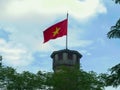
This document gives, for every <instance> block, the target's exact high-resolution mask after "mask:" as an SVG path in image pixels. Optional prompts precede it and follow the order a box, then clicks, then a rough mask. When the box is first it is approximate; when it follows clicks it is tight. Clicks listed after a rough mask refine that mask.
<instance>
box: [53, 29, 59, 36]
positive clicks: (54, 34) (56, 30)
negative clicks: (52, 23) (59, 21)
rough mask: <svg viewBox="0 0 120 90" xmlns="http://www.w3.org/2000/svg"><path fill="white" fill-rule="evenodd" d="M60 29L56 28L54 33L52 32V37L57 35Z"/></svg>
mask: <svg viewBox="0 0 120 90" xmlns="http://www.w3.org/2000/svg"><path fill="white" fill-rule="evenodd" d="M59 31H60V28H58V27H56V29H55V31H54V32H53V36H56V35H57V34H59Z"/></svg>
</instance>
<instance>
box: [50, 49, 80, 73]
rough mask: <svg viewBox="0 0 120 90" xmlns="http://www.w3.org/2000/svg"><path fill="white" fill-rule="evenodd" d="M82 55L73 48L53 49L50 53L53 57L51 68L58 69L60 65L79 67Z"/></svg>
mask: <svg viewBox="0 0 120 90" xmlns="http://www.w3.org/2000/svg"><path fill="white" fill-rule="evenodd" d="M81 57H82V55H81V54H80V53H79V52H77V51H75V50H68V49H64V50H59V51H54V52H53V53H52V54H51V58H52V59H53V70H54V71H57V70H60V68H61V66H65V67H69V68H75V67H76V66H77V67H76V68H77V69H79V66H80V58H81Z"/></svg>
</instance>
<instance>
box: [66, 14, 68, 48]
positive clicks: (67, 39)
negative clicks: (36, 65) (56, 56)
mask: <svg viewBox="0 0 120 90" xmlns="http://www.w3.org/2000/svg"><path fill="white" fill-rule="evenodd" d="M66 49H68V13H67V35H66Z"/></svg>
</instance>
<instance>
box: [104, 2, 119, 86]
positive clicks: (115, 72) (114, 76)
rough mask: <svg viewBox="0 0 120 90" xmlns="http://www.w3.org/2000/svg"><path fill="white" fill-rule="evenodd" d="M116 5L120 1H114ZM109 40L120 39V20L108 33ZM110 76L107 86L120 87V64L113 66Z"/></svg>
mask: <svg viewBox="0 0 120 90" xmlns="http://www.w3.org/2000/svg"><path fill="white" fill-rule="evenodd" d="M113 1H115V3H116V4H120V0H113ZM107 36H108V38H120V19H119V20H118V21H117V23H116V24H115V26H112V27H111V31H109V32H108V33H107ZM109 71H110V72H111V74H110V75H108V76H107V79H106V85H107V86H113V87H118V86H119V85H120V63H119V64H117V65H115V66H113V67H112V68H111V69H110V70H109Z"/></svg>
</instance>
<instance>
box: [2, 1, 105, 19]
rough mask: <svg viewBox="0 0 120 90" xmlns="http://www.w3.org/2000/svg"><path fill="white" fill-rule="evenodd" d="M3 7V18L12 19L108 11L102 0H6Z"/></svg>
mask: <svg viewBox="0 0 120 90" xmlns="http://www.w3.org/2000/svg"><path fill="white" fill-rule="evenodd" d="M0 2H1V1H0ZM3 7H4V8H3V9H2V10H1V13H2V14H1V15H0V17H1V19H2V18H4V19H5V18H6V19H12V20H14V19H21V18H24V17H26V18H29V19H33V18H34V19H35V17H34V15H35V16H36V15H37V17H38V16H39V17H42V16H44V17H45V16H46V18H47V17H52V16H53V17H56V16H57V15H60V14H65V13H67V11H68V12H69V13H70V15H72V16H73V17H75V18H79V19H86V18H90V17H91V16H94V15H96V14H99V13H106V12H107V10H106V7H105V6H104V5H103V3H102V1H101V0H85V1H79V0H11V1H6V4H4V6H3ZM56 14H57V15H56ZM42 18H43V17H42ZM42 18H38V19H39V20H40V19H42ZM24 19H25V18H24ZM44 19H45V18H44ZM42 20H43V19H42Z"/></svg>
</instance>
